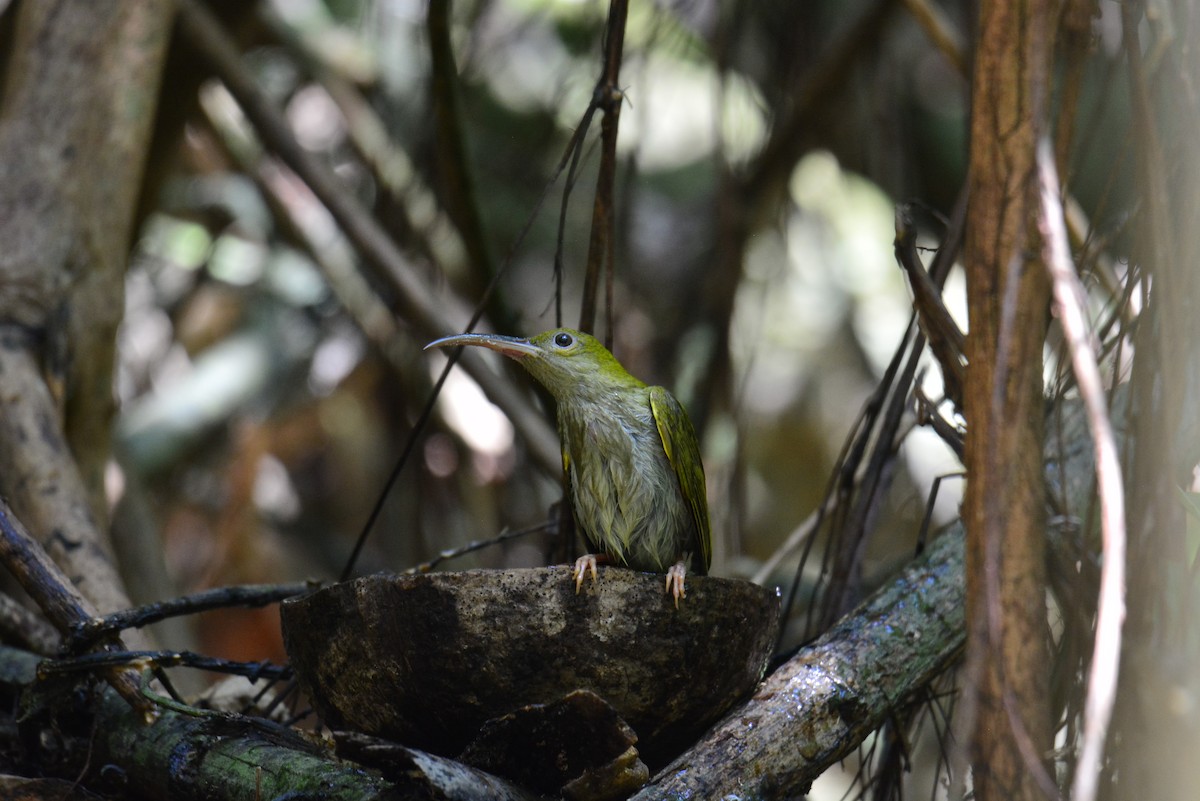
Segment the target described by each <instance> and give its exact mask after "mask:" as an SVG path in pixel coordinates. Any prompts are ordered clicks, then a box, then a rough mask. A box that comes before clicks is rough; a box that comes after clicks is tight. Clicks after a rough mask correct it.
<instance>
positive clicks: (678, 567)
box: [666, 562, 687, 609]
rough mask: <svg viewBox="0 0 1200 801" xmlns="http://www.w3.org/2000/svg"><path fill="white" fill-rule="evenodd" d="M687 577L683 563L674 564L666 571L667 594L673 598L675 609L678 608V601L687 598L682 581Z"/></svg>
mask: <svg viewBox="0 0 1200 801" xmlns="http://www.w3.org/2000/svg"><path fill="white" fill-rule="evenodd" d="M685 576H687V566H686V565H685V564H684V563H683V562H676V563H675V564H673V565H671V569H670V570H668V571H667V587H666V590H667V592H669V593H671V595H673V596H675V608H676V609H678V608H679V599H680V598H685V597H687V592H685V591H684V587H683V579H684V577H685Z"/></svg>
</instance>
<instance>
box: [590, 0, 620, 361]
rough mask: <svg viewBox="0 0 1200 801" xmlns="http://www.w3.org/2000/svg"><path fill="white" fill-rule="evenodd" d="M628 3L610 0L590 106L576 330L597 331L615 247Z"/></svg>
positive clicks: (609, 337)
mask: <svg viewBox="0 0 1200 801" xmlns="http://www.w3.org/2000/svg"><path fill="white" fill-rule="evenodd" d="M628 14H629V0H611V2H610V3H609V7H608V26H607V27H606V29H605V34H604V72H603V74H602V75H601V77H600V80H599V82H597V84H596V88H595V90H594V91H593V92H592V105H593V106H594V107H596V108H599V109H602V110H603V111H604V117H603V119H602V120H601V122H600V171H599V174H598V175H597V177H596V197H595V201H594V203H593V205H592V232H591V236H590V238H589V239H588V254H587V268H586V271H585V272H584V277H583V300H582V302H581V304H580V311H579V327H580V329H582V330H584V331H587V332H593V331H595V328H596V294H597V291H598V287H599V285H600V275H601V271H604V274H606V275H608V276H610V280H611V276H612V272H613V258H614V249H615V247H616V245H615V241H616V236H615V231H614V215H613V204H614V202H615V201H614V197H613V194H614V192H613V187H614V185H615V183H616V175H617V127H618V125H619V123H620V118H621V102H622V100H623V99H624V96H623V95H622V94H621V86H620V75H621V53H622V50H623V49H624V46H625V19H626V17H627V16H628ZM607 315H608V317H607V319H608V324H607V325H606V326H605V337H604V339H605V344H606V345H608V346H609V347H611V346H612V336H613V331H612V328H613V322H612V315H613V310H612V307H611V306H609V307H608V308H607Z"/></svg>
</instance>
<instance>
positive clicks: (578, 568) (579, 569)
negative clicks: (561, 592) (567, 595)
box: [571, 553, 596, 595]
mask: <svg viewBox="0 0 1200 801" xmlns="http://www.w3.org/2000/svg"><path fill="white" fill-rule="evenodd" d="M588 571H591V573H592V583H593V584H595V583H596V554H594V553H588V554H584V555H583V556H581V557H579V558H578V559H576V560H575V572H574V573H572V574H571V575H572V576H573V577H574V578H575V594H576V595H578V594H579V590H580V588H582V587H583V577H584V576H585V575H587V573H588Z"/></svg>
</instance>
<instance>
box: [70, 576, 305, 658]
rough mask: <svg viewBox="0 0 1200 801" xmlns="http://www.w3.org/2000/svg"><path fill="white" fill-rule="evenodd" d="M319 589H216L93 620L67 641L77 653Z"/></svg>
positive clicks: (251, 586) (286, 586)
mask: <svg viewBox="0 0 1200 801" xmlns="http://www.w3.org/2000/svg"><path fill="white" fill-rule="evenodd" d="M319 586H320V584H319V583H317V582H308V581H301V582H295V583H292V584H243V585H240V586H232V587H217V588H215V589H211V590H204V591H203V592H197V593H194V594H192V595H185V596H182V597H180V598H172V599H170V600H167V601H158V602H155V603H152V604H146V605H144V606H138V607H135V608H133V609H124V610H122V611H120V612H113V613H112V614H109V615H104V616H103V617H93V618H88V619H87V620H84V621H81V622H80V623H77V624H76V625H74V626H72V627H71V630H70V633H69V637H68V639H67V643H66V644H67V648H68V650H69V651H72V652H74V651H78V650H79V649H80V648H83V647H86V646H88V645H90V644H91V643H93V642H95V641H96V640H97V639H99V638H100V637H103V636H105V635H107V634H115V633H117V632H120V631H123V630H125V629H131V628H141V627H143V626H149V625H150V624H151V623H157V622H158V621H160V620H165V619H167V618H169V617H179V616H181V615H195V614H199V613H200V612H207V611H210V610H213V609H226V608H229V607H232V606H243V607H248V608H254V607H259V606H267V605H268V604H273V603H278V602H280V601H282V600H284V599H286V598H293V597H295V596H297V595H303V594H305V593H307V592H311V591H312V590H314V589H317V588H318V587H319Z"/></svg>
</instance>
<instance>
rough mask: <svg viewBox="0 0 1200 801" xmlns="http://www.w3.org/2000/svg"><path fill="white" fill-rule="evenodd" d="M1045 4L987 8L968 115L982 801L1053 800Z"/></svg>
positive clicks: (971, 564)
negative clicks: (1049, 762) (1040, 177)
mask: <svg viewBox="0 0 1200 801" xmlns="http://www.w3.org/2000/svg"><path fill="white" fill-rule="evenodd" d="M1049 6H1050V4H1049V3H1048V2H1045V0H1023V2H1018V3H1008V2H1004V1H1003V0H991V2H984V3H983V5H982V7H981V9H980V17H979V30H978V34H977V35H978V39H977V50H976V59H975V79H974V81H973V91H974V94H973V97H972V103H971V110H972V111H971V154H970V166H969V173H968V175H969V178H968V180H969V189H968V191H969V193H970V207H969V209H968V217H967V238H966V249H965V253H964V256H965V264H966V271H967V300H968V310H969V314H970V332H969V334H968V336H967V345H966V347H967V371H966V379H967V380H966V382H965V385H964V387H965V397H964V400H965V413H966V418H967V436H966V442H965V446H966V467H967V475H968V481H967V488H966V496H965V502H964V507H963V509H964V514H963V520H964V523H965V524H966V530H967V606H968V609H967V612H968V624H967V625H968V662H967V675H966V685H967V688H968V691H967V701H968V709H969V710H970V713H971V714H970V715H969V716H968V718H967V719H968V720H969V724H968V725H970V727H971V728H970V734H969V741H970V744H971V758H972V766H973V772H972V777H973V780H974V788H975V792H976V795H977V797H978V798H980V799H981V801H991V799H1000V798H1004V799H1009V798H1011V799H1024V800H1025V801H1034V800H1035V799H1036V801H1042V799H1043V796H1044V792H1045V789H1044V786H1045V785H1047V784H1048V785H1049V787H1048V788H1047V789H1048V790H1049V791H1050V792H1056V788H1055V786H1054V783H1053V780H1052V779H1051V778H1049V776H1048V773H1047V770H1046V768H1045V766H1044V765H1043V764H1042V760H1044V759H1045V755H1046V754H1047V753H1048V752H1049V750H1050V747H1051V744H1052V739H1051V725H1050V723H1051V722H1050V716H1049V714H1048V713H1047V710H1048V709H1049V703H1048V700H1047V683H1048V671H1047V669H1046V666H1047V665H1048V663H1049V661H1048V653H1047V644H1046V636H1045V628H1046V606H1045V601H1044V598H1045V592H1046V587H1045V551H1046V544H1045V485H1044V477H1043V474H1042V460H1041V443H1042V427H1043V418H1044V415H1045V411H1044V399H1043V391H1042V346H1043V343H1044V341H1045V331H1046V324H1047V308H1048V304H1049V292H1050V282H1049V278H1048V276H1047V274H1046V271H1045V270H1044V269H1043V268H1042V267H1041V265H1038V264H1036V263H1033V262H1032V260H1031V259H1030V257H1029V255H1028V253H1029V248H1028V246H1029V244H1030V241H1031V238H1032V236H1033V234H1034V232H1035V230H1036V229H1035V228H1034V222H1035V210H1036V208H1037V205H1036V204H1037V184H1036V180H1035V179H1036V171H1035V164H1034V153H1035V148H1036V145H1037V141H1038V137H1039V135H1040V134H1041V132H1042V131H1043V130H1044V129H1045V127H1046V126H1047V121H1046V114H1047V104H1048V95H1049V92H1050V69H1049V63H1050V52H1051V47H1050V40H1049V35H1050V31H1051V30H1052V28H1051V19H1052V18H1051V14H1050V7H1049Z"/></svg>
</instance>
